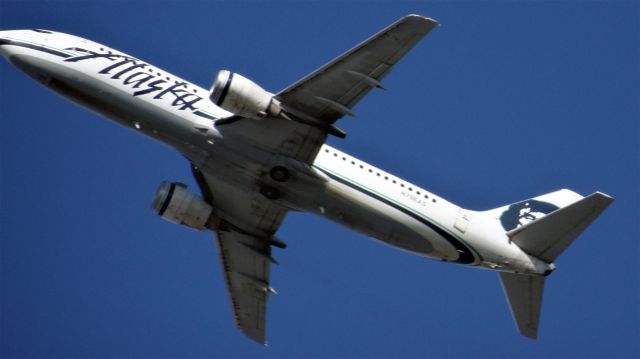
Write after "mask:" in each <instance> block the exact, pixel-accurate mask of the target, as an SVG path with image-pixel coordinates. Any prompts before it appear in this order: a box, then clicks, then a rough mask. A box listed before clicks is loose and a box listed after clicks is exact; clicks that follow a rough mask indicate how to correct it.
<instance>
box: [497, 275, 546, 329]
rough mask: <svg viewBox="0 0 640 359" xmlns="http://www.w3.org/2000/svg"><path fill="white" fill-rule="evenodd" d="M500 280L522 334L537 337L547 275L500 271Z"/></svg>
mask: <svg viewBox="0 0 640 359" xmlns="http://www.w3.org/2000/svg"><path fill="white" fill-rule="evenodd" d="M499 274H500V282H501V283H502V288H503V289H504V293H505V295H506V296H507V299H508V301H509V308H511V314H512V315H513V320H514V321H515V322H516V325H517V327H518V331H519V332H520V334H522V335H524V336H526V337H529V338H531V339H536V338H537V336H538V321H539V320H540V308H541V307H542V293H543V291H544V279H545V277H543V276H540V275H528V274H514V273H505V272H500V273H499Z"/></svg>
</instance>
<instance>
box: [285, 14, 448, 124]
mask: <svg viewBox="0 0 640 359" xmlns="http://www.w3.org/2000/svg"><path fill="white" fill-rule="evenodd" d="M437 25H438V23H437V22H436V21H435V20H432V19H430V18H427V17H423V16H419V15H408V16H406V17H403V18H402V19H400V20H398V21H396V22H394V23H393V24H391V25H389V26H388V27H387V28H385V29H383V30H382V31H380V32H378V33H377V34H375V35H373V36H372V37H370V38H369V39H367V40H365V41H364V42H362V43H360V44H359V45H357V46H356V47H354V48H353V49H351V50H349V51H347V52H346V53H344V54H342V55H340V56H338V57H337V58H335V59H334V60H332V61H331V62H329V63H328V64H326V65H324V66H322V67H321V68H319V69H318V70H316V71H314V72H313V73H311V74H310V75H308V76H307V77H305V78H303V79H301V80H300V81H298V82H296V83H294V84H293V85H291V86H289V87H288V88H286V89H284V90H283V91H281V92H280V93H278V94H277V95H276V96H277V98H278V99H279V100H280V101H282V103H283V104H286V105H287V106H290V107H292V108H295V109H296V110H298V111H301V112H304V113H305V114H307V115H310V116H312V117H314V118H316V119H318V120H321V121H324V122H328V123H333V122H335V121H336V120H338V119H339V118H341V117H342V116H344V115H352V112H351V109H352V108H353V107H354V106H355V105H356V104H357V103H358V101H360V99H362V98H363V97H364V96H365V95H366V94H367V93H369V91H370V90H371V89H372V88H374V87H379V88H380V87H382V85H381V83H380V81H381V80H382V78H383V77H384V76H385V75H386V74H387V73H389V71H390V70H391V69H392V68H393V65H395V64H396V63H397V62H398V61H399V60H400V59H401V58H402V57H403V56H404V55H405V54H406V53H407V52H409V50H411V49H412V48H413V47H414V46H415V45H416V44H417V43H418V42H419V41H420V40H421V39H422V38H423V37H424V36H425V35H426V34H427V33H429V31H431V30H432V29H433V28H434V27H436V26H437Z"/></svg>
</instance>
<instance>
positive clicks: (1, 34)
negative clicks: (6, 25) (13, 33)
mask: <svg viewBox="0 0 640 359" xmlns="http://www.w3.org/2000/svg"><path fill="white" fill-rule="evenodd" d="M7 33H8V31H0V55H2V56H4V57H9V54H8V51H9V50H8V46H7V44H8V39H7V38H6V34H7Z"/></svg>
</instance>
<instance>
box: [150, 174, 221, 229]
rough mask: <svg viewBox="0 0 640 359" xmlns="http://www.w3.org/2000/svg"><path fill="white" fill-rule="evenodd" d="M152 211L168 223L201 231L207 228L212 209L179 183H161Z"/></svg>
mask: <svg viewBox="0 0 640 359" xmlns="http://www.w3.org/2000/svg"><path fill="white" fill-rule="evenodd" d="M152 207H153V210H154V211H155V212H156V213H157V214H158V215H160V217H162V218H164V219H166V220H167V221H169V222H172V223H176V224H181V225H184V226H187V227H189V228H193V229H197V230H203V229H205V228H208V227H209V223H208V222H209V220H210V219H211V217H212V216H211V213H212V212H213V207H211V205H209V204H208V203H206V202H205V201H203V200H202V199H201V198H200V197H199V196H197V195H195V194H193V193H191V192H189V191H188V190H187V186H186V185H184V184H182V183H179V182H172V183H169V182H166V181H163V182H162V183H161V184H160V187H158V192H157V193H156V197H155V198H154V199H153V204H152Z"/></svg>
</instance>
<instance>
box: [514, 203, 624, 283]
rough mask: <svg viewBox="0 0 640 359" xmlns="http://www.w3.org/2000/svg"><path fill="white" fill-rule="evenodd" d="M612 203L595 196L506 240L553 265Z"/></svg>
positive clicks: (531, 225)
mask: <svg viewBox="0 0 640 359" xmlns="http://www.w3.org/2000/svg"><path fill="white" fill-rule="evenodd" d="M611 202H613V198H611V197H609V196H607V195H606V194H603V193H600V192H596V193H593V194H591V195H589V196H587V197H584V198H582V199H580V200H579V201H576V202H574V203H572V204H570V205H568V206H566V207H563V208H560V209H558V210H556V211H554V212H552V213H549V214H547V215H546V216H544V217H541V218H538V219H536V220H535V221H533V222H530V223H527V224H525V225H523V226H521V227H517V228H515V229H512V230H511V231H509V232H507V236H508V237H509V238H510V239H511V241H513V242H514V243H515V244H517V245H518V246H519V247H520V248H522V250H524V251H525V252H527V253H529V254H530V255H533V256H535V257H538V258H540V259H542V260H544V261H546V262H548V263H551V262H553V261H554V260H555V259H556V258H557V257H558V256H559V255H560V254H561V253H562V252H563V251H564V250H565V249H566V248H567V247H568V246H569V245H570V244H571V242H573V240H574V239H576V237H578V235H580V233H582V231H584V230H585V228H587V226H589V224H591V222H593V220H595V219H596V218H597V217H598V216H599V215H600V213H602V211H604V210H605V209H606V208H607V206H609V204H611ZM503 281H504V280H503Z"/></svg>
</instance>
